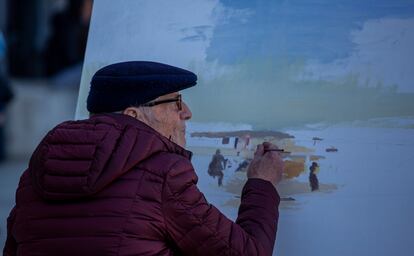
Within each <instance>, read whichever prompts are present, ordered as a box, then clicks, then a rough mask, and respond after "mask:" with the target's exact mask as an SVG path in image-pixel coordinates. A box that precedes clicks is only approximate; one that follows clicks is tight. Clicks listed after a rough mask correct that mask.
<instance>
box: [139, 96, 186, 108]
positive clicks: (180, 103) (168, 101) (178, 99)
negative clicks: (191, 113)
mask: <svg viewBox="0 0 414 256" xmlns="http://www.w3.org/2000/svg"><path fill="white" fill-rule="evenodd" d="M170 102H176V103H177V108H178V110H179V111H181V110H182V109H183V103H182V100H181V94H178V96H177V97H175V98H172V99H165V100H156V101H152V102H148V103H144V104H141V105H140V106H141V107H153V106H156V105H159V104H164V103H170Z"/></svg>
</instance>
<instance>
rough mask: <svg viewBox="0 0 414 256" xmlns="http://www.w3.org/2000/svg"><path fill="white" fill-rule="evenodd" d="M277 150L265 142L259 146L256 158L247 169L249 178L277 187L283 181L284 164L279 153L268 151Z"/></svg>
mask: <svg viewBox="0 0 414 256" xmlns="http://www.w3.org/2000/svg"><path fill="white" fill-rule="evenodd" d="M270 149H277V147H276V146H275V145H273V144H272V143H269V142H263V144H260V145H258V146H257V149H256V152H255V153H254V158H253V160H252V162H251V163H250V165H249V168H248V169H247V178H249V179H250V178H258V179H263V180H267V181H270V182H271V183H272V184H274V185H276V184H277V183H279V182H280V181H281V180H282V173H283V169H284V164H283V161H282V158H281V157H280V155H279V153H278V152H277V151H267V150H270Z"/></svg>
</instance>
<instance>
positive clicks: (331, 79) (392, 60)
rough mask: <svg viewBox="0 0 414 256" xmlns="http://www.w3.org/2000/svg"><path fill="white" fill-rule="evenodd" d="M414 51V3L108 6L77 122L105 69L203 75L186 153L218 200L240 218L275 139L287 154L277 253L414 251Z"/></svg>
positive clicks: (96, 14) (95, 26)
mask: <svg viewBox="0 0 414 256" xmlns="http://www.w3.org/2000/svg"><path fill="white" fill-rule="evenodd" d="M413 45H414V2H413V1H408V0H393V1H389V0H377V1H368V0H361V1H346V0H312V1H294V0H292V1H283V0H275V1H259V0H248V1H247V0H176V1H168V0H151V1H144V0H122V1H111V0H96V1H94V8H93V15H92V22H91V27H90V32H89V38H88V46H87V51H86V57H85V63H84V68H83V75H82V84H81V89H80V93H79V101H78V107H77V118H85V117H87V115H88V114H87V111H86V108H85V104H84V103H85V99H86V95H87V93H88V90H89V81H90V79H91V76H92V75H93V73H94V72H95V71H96V70H97V69H99V68H100V67H102V66H105V65H107V64H111V63H114V62H119V61H129V60H148V61H158V62H163V63H167V64H171V65H174V66H179V67H182V68H186V69H189V70H192V71H193V72H195V73H196V74H197V75H198V85H197V86H196V87H194V88H192V89H189V90H186V91H183V92H182V93H183V97H184V100H185V101H186V102H187V103H188V105H189V106H190V109H191V110H192V112H193V118H192V119H191V121H190V122H189V124H188V126H187V146H188V149H190V150H191V151H193V152H194V157H193V165H194V167H195V169H196V172H197V175H198V177H199V188H200V190H201V191H202V192H204V193H205V195H206V198H207V199H208V200H209V201H210V202H211V203H213V204H215V205H216V206H217V207H218V208H219V209H220V210H222V211H223V213H225V214H226V215H227V216H228V217H229V218H232V219H235V218H236V216H237V208H238V205H239V202H240V197H239V196H240V190H241V188H242V185H243V183H244V182H245V180H246V177H245V176H246V175H245V170H246V166H247V165H248V163H249V161H250V159H251V158H252V154H253V151H254V149H255V146H256V145H257V144H258V143H261V142H263V141H271V142H273V143H275V144H277V145H278V146H279V147H281V148H283V149H284V150H285V151H286V152H285V153H283V159H284V161H285V166H286V173H285V176H284V180H283V181H282V182H281V183H280V184H279V185H278V191H279V193H280V195H281V197H282V202H281V205H280V220H279V229H278V234H277V240H276V245H275V250H274V251H275V255H289V256H296V255H297V256H299V255H300V256H302V255H319V256H320V255H329V256H331V255H411V254H412V252H413V251H414V228H413V227H414V224H413V221H412V218H413V216H414V199H413V198H414V197H413V195H414V186H413V185H412V183H413V182H414V168H413V167H412V163H413V160H414V83H413V81H414V72H413V71H414V70H413V67H414V48H413ZM217 150H218V151H220V154H221V155H223V157H224V158H225V159H226V161H224V162H223V163H220V165H221V167H214V164H210V163H211V160H212V156H213V155H214V154H215V153H216V152H217ZM214 168H216V169H217V168H218V169H223V170H222V172H223V174H224V177H223V180H222V185H221V186H219V184H218V183H219V182H218V179H219V177H218V176H217V175H214V174H215V173H217V170H212V169H214ZM209 169H210V172H209ZM218 171H220V170H218ZM257 217H258V218H260V216H257Z"/></svg>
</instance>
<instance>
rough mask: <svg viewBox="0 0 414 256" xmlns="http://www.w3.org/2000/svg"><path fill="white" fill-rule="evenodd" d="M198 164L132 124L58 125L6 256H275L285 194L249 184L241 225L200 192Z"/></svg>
mask: <svg viewBox="0 0 414 256" xmlns="http://www.w3.org/2000/svg"><path fill="white" fill-rule="evenodd" d="M190 157H191V153H190V152H189V151H186V150H184V149H183V148H181V147H179V146H178V145H176V144H174V143H172V142H170V141H169V140H168V139H166V138H165V137H163V136H161V135H160V134H159V133H157V132H156V131H154V130H153V129H152V128H150V127H148V126H146V125H145V124H143V123H141V122H139V121H137V120H135V119H133V118H131V117H129V116H125V115H119V114H108V115H98V116H95V117H92V118H90V119H88V120H83V121H69V122H65V123H62V124H60V125H58V126H57V127H56V128H54V129H53V130H52V131H50V132H49V133H48V134H47V136H46V137H45V138H44V139H43V141H42V142H41V143H40V145H39V146H38V147H37V149H36V151H35V152H34V154H33V156H32V158H31V160H30V164H29V168H28V170H26V171H25V172H24V174H23V175H22V177H21V180H20V183H19V187H18V189H17V193H16V206H15V207H14V209H13V210H12V212H11V214H10V217H9V219H8V237H7V242H6V246H5V248H4V253H5V255H181V254H183V255H271V254H272V250H273V245H274V240H275V235H276V228H277V219H278V204H279V196H278V194H277V192H276V190H275V188H274V187H273V186H272V185H271V184H270V183H269V182H267V181H263V180H259V179H251V180H249V181H248V182H247V183H246V185H245V187H244V189H243V194H242V199H241V206H240V209H239V216H238V219H237V222H236V223H237V224H236V223H234V222H232V221H231V220H229V219H227V218H226V217H225V216H224V215H223V214H221V213H220V211H219V210H217V208H215V207H214V206H212V205H210V204H209V203H208V202H207V201H206V200H205V198H204V196H203V194H202V193H201V192H200V191H199V190H198V189H197V186H196V183H197V176H196V174H195V172H194V169H193V167H192V165H191V163H190Z"/></svg>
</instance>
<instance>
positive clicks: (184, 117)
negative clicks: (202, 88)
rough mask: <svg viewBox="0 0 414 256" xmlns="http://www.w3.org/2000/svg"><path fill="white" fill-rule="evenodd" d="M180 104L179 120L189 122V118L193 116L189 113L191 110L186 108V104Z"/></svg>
mask: <svg viewBox="0 0 414 256" xmlns="http://www.w3.org/2000/svg"><path fill="white" fill-rule="evenodd" d="M182 104H183V110H182V111H181V112H180V118H181V119H182V120H190V119H191V117H192V116H193V113H191V110H190V108H189V107H188V106H187V104H185V103H184V102H182Z"/></svg>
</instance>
